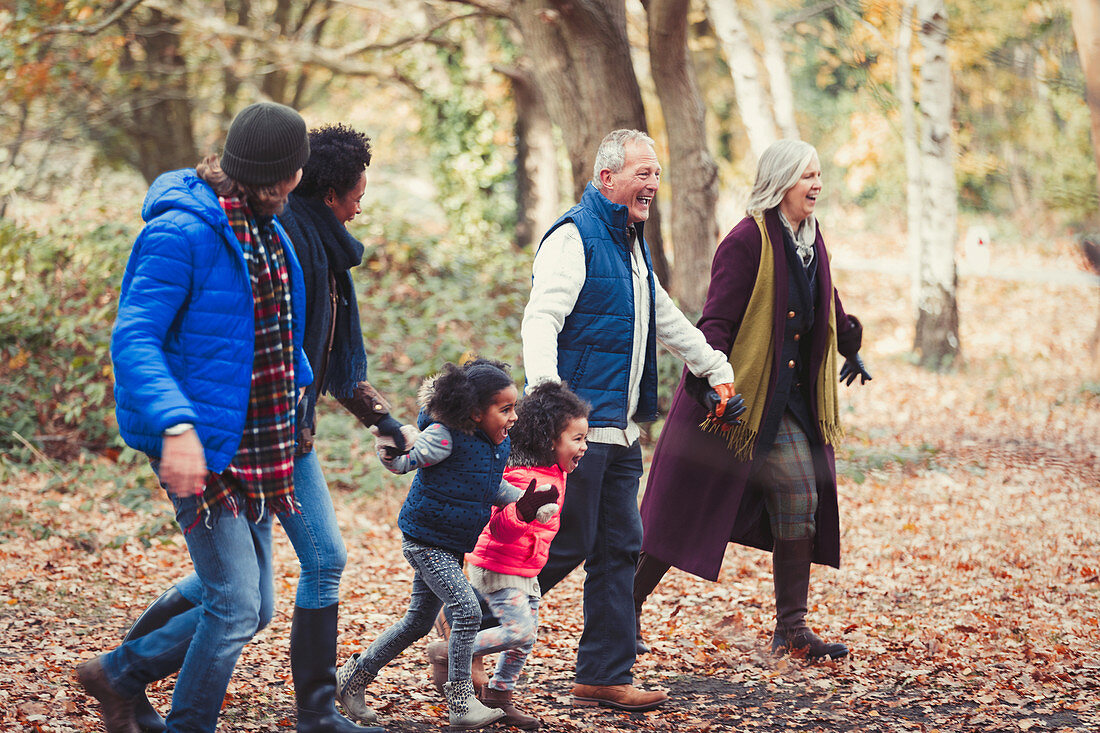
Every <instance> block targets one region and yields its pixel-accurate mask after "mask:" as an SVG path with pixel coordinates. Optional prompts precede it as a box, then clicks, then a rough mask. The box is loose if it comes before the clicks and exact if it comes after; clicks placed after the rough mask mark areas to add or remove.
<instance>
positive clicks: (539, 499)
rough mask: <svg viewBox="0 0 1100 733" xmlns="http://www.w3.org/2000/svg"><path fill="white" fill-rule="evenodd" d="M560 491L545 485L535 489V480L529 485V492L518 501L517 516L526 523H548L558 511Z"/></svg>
mask: <svg viewBox="0 0 1100 733" xmlns="http://www.w3.org/2000/svg"><path fill="white" fill-rule="evenodd" d="M557 500H558V489H557V487H555V486H551V485H550V484H543V485H542V486H540V487H538V488H537V489H536V488H535V479H531V483H529V484H527V491H524V492H523V496H521V497H520V498H519V499H518V500H517V501H516V514H518V515H519V518H520V519H522V520H523V521H525V522H528V523H530V522H532V521H534V520H535V519H537V520H538V521H540V522H546V521H547V520H548V519H550V517H552V516H554V512H555V511H557V503H556V502H557Z"/></svg>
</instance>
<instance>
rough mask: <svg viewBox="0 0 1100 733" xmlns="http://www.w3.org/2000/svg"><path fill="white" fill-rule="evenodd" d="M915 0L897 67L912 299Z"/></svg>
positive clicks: (916, 212) (916, 163) (917, 234)
mask: <svg viewBox="0 0 1100 733" xmlns="http://www.w3.org/2000/svg"><path fill="white" fill-rule="evenodd" d="M915 4H916V2H915V0H906V2H905V3H904V4H903V5H902V10H901V22H900V23H899V24H898V42H897V56H896V61H897V67H898V107H899V108H900V110H901V136H902V145H903V147H904V150H905V203H906V222H905V226H906V231H907V232H908V240H907V246H906V253H907V254H908V256H909V288H910V296H911V298H912V302H913V303H914V304H915V303H917V299H918V297H919V296H920V282H921V280H920V252H921V169H920V165H921V157H920V141H919V140H918V138H917V111H916V107H914V105H913V61H912V48H913V7H914V5H915Z"/></svg>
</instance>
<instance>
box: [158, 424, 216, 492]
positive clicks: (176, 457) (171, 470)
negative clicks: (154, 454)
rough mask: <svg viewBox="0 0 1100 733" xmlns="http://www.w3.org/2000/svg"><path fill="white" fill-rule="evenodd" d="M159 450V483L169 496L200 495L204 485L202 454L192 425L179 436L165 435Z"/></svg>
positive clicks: (197, 436) (204, 475)
mask: <svg viewBox="0 0 1100 733" xmlns="http://www.w3.org/2000/svg"><path fill="white" fill-rule="evenodd" d="M163 441H164V442H163V443H162V444H161V449H160V483H161V484H162V485H163V486H164V488H165V489H167V490H168V493H170V494H172V495H173V496H178V497H180V498H183V497H185V496H194V495H196V494H201V493H202V490H203V489H204V488H205V487H206V454H205V453H203V450H202V442H201V441H199V434H198V433H197V432H195V429H194V428H192V429H191V430H188V431H187V432H186V433H181V434H179V435H165V436H164V438H163Z"/></svg>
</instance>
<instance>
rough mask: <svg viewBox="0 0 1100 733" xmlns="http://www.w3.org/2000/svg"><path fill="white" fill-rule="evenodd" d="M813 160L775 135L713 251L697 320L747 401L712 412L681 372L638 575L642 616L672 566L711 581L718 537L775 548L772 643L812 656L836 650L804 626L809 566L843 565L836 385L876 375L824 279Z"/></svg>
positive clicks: (698, 386)
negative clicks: (743, 212)
mask: <svg viewBox="0 0 1100 733" xmlns="http://www.w3.org/2000/svg"><path fill="white" fill-rule="evenodd" d="M820 193H821V165H820V163H819V162H818V156H817V151H816V150H815V149H814V148H813V146H811V145H809V144H807V143H804V142H801V141H798V140H780V141H779V142H776V143H774V144H772V145H771V146H770V147H769V148H768V149H767V150H765V151H764V153H763V155H761V157H760V162H759V165H758V169H757V176H756V183H755V185H754V186H753V190H752V193H751V195H750V198H749V202H748V205H747V207H746V208H747V214H748V215H747V216H746V217H745V218H744V219H743V220H742V221H741V222H740V223H739V224H737V226H735V227H734V228H733V230H732V231H731V232H730V233H729V234H728V235H726V237H725V239H723V240H722V242H721V243H720V244H719V245H718V249H717V251H716V252H715V255H714V261H713V264H712V267H711V279H710V286H709V288H708V291H707V299H706V303H705V305H704V306H703V314H702V316H701V318H700V319H699V323H698V327H699V330H701V331H702V332H703V334H704V335H705V336H706V338H707V341H708V342H709V343H710V345H711V346H713V347H714V348H716V349H718V350H720V351H722V352H723V353H725V354H728V355H729V361H730V364H731V365H732V366H733V370H734V375H735V379H736V384H737V386H738V389H739V392H740V394H741V395H742V396H743V397H744V401H745V405H746V406H747V409H746V410H745V412H744V413H742V414H741V415H740V416H739V417H738V416H730V415H724V414H722V410H720V409H718V410H716V409H715V406H716V405H718V404H719V400H718V399H716V396H715V395H714V393H713V390H711V389H710V388H709V387H708V385H707V384H706V382H704V381H702V380H699V379H698V378H697V377H694V376H693V375H692V374H691V373H690V372H687V371H685V372H684V374H683V377H682V378H681V380H680V385H679V387H678V388H677V390H676V395H675V398H674V399H673V403H672V407H671V409H670V411H669V415H668V419H667V420H666V422H665V425H664V428H663V429H662V431H661V437H660V440H659V441H658V443H657V448H656V453H655V454H654V457H653V465H652V468H651V469H650V474H649V481H648V484H647V486H646V492H645V496H644V498H643V500H642V508H641V512H642V522H643V525H644V528H645V531H644V535H643V537H644V539H643V543H642V555H641V558H640V560H639V563H638V568H637V572H636V575H635V578H634V603H635V611H636V612H637V614H638V619H639V634H638V645H639V649H640V650H641V649H643V648H644V644H643V642H642V637H641V626H640V619H641V609H642V604H643V602H644V601H645V599H646V597H647V596H649V594H650V593H651V592H652V591H653V589H654V588H655V587H656V586H657V584H658V583H659V582H660V580H661V578H662V577H663V576H664V574H665V572H666V571H667V570H668V568H669V567H670V566H676V567H678V568H680V569H681V570H685V571H687V572H689V573H692V574H694V575H698V576H699V577H702V578H706V579H708V580H717V578H718V573H719V570H720V569H721V566H722V557H723V554H724V552H725V549H726V544H727V542H736V543H738V544H742V545H747V546H750V547H756V548H759V549H762V550H768V551H771V552H772V562H773V580H774V585H775V602H776V603H775V605H776V624H775V633H774V635H773V637H772V641H771V648H772V651H773V652H775V653H777V654H783V653H785V652H788V651H798V652H800V653H804V654H805V655H806V656H807V657H809V658H811V659H816V658H823V657H831V658H837V657H842V656H845V655H846V654H847V653H848V648H847V647H846V646H845V645H844V644H840V643H826V642H824V641H822V640H821V639H820V638H818V636H817V635H816V634H814V633H813V632H812V631H811V630H810V629H809V628H808V627H807V625H806V622H805V616H806V599H807V594H808V589H809V580H810V565H811V563H812V562H817V563H823V564H826V565H832V566H834V567H837V566H839V564H840V522H839V517H838V510H837V492H836V464H835V459H834V454H833V447H834V445H835V444H836V441H837V440H838V439H839V437H840V435H841V428H840V420H839V409H838V404H837V367H836V354H837V352H838V351H839V353H840V354H841V355H843V356H844V357H845V362H844V366H843V367H842V368H841V370H840V381H846V382H847V383H848V384H851V383H852V382H853V381H854V380H855V379H856V378H857V377H858V378H859V379H860V383H861V384H862V383H864V382H866V381H867V380H869V379H870V378H871V375H870V374H868V373H867V370H866V369H865V368H864V366H863V362H862V360H861V359H860V357H859V353H858V352H859V348H860V344H861V341H862V331H863V329H862V326H861V325H860V323H859V321H858V320H857V319H856V318H855V317H854V316H851V315H849V314H847V313H845V312H844V308H843V307H842V305H841V302H840V297H839V295H838V294H837V292H836V289H835V288H834V287H833V281H832V273H831V272H830V269H829V257H828V253H827V252H826V250H825V242H824V240H823V238H822V235H821V231H820V229H819V227H818V225H817V219H816V218H815V216H814V212H815V209H816V207H817V199H818V196H819V194H820Z"/></svg>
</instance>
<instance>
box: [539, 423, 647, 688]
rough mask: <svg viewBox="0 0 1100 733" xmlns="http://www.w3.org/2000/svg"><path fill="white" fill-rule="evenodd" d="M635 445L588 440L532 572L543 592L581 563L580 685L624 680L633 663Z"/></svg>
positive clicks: (637, 519)
mask: <svg viewBox="0 0 1100 733" xmlns="http://www.w3.org/2000/svg"><path fill="white" fill-rule="evenodd" d="M641 477H642V450H641V447H640V446H639V445H638V442H637V441H635V442H634V444H633V445H631V446H630V447H629V448H624V447H621V446H617V445H609V444H607V443H589V444H588V452H587V453H585V454H584V458H582V459H581V462H580V465H579V466H577V470H575V471H574V472H573V473H571V474H569V490H568V498H567V500H566V501H565V503H564V504H563V505H562V512H561V529H560V530H559V531H558V535H557V537H555V538H554V541H553V542H551V543H550V559H549V560H548V561H547V563H546V567H545V568H543V570H542V572H541V573H539V586H540V587H541V588H542V592H543V593H545V592H546V591H548V590H550V589H551V588H553V587H554V586H555V585H557V583H558V582H559V581H560V580H561V579H562V578H564V577H565V576H566V575H569V573H570V572H572V571H573V569H574V568H576V567H577V566H578V565H580V564H581V563H582V562H583V563H584V570H585V573H586V575H585V579H584V631H583V632H582V633H581V639H580V645H579V648H578V649H577V673H576V680H577V683H578V684H582V685H622V684H630V683H631V682H632V681H633V679H634V678H633V676H632V675H631V673H630V668H631V667H633V666H634V660H635V650H634V626H635V621H634V594H633V589H634V566H635V565H637V563H638V552H639V551H640V550H641V547H642V518H641V516H640V515H639V513H638V480H639V479H640V478H641Z"/></svg>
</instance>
